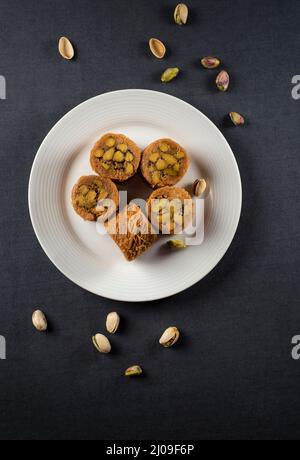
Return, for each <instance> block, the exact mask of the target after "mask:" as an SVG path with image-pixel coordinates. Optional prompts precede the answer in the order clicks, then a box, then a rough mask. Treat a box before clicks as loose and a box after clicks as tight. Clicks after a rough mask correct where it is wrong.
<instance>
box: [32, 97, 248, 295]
mask: <svg viewBox="0 0 300 460" xmlns="http://www.w3.org/2000/svg"><path fill="white" fill-rule="evenodd" d="M108 131H112V132H121V133H124V134H126V135H128V136H129V137H131V138H132V139H133V140H134V141H135V142H136V143H137V144H138V145H139V146H140V147H141V148H144V147H145V146H146V145H147V144H148V143H150V142H152V141H153V140H155V139H158V138H161V137H170V138H173V139H174V140H176V141H177V142H178V143H180V144H181V145H182V146H183V147H184V148H185V149H186V150H187V152H188V153H189V156H190V160H191V166H190V168H189V171H188V173H187V174H186V175H185V177H184V178H183V179H182V180H181V182H179V184H178V185H179V186H183V187H188V186H190V184H191V183H192V182H193V181H194V180H195V178H198V177H200V176H202V177H205V178H208V179H209V183H210V194H209V196H208V198H207V199H206V200H205V237H204V242H203V243H202V244H201V245H199V246H193V247H191V248H188V249H186V250H183V251H177V252H168V251H165V250H164V247H165V237H162V238H161V239H160V240H159V242H157V243H156V244H155V245H154V246H153V247H152V248H151V249H150V250H149V251H148V252H146V253H145V254H144V255H142V256H141V257H140V258H139V259H137V260H136V261H134V262H127V261H126V260H125V258H124V257H123V255H122V253H121V252H120V250H119V249H118V247H117V246H116V245H115V243H114V242H113V241H112V239H111V238H110V237H109V236H108V235H105V236H99V234H98V233H97V232H96V226H95V224H94V223H91V222H88V223H87V222H84V221H83V220H82V219H81V218H80V217H79V216H78V215H77V214H75V212H74V211H73V208H72V205H71V200H70V195H71V189H72V186H73V184H74V183H75V182H76V181H77V179H78V178H79V177H80V176H81V175H84V174H92V173H93V172H92V170H91V167H90V165H89V151H90V149H91V147H92V146H93V144H94V142H95V141H96V140H97V139H98V138H99V137H100V136H101V135H102V134H104V133H105V132H108ZM122 188H127V189H128V191H129V198H136V197H142V198H144V197H146V196H147V195H149V193H151V189H150V188H148V187H147V186H146V185H145V184H144V183H143V181H142V180H141V179H140V177H138V176H135V177H134V178H133V179H132V180H130V181H129V182H127V183H125V184H124V186H123V187H122ZM241 202H242V191H241V180H240V174H239V170H238V166H237V163H236V161H235V158H234V155H233V153H232V151H231V149H230V147H229V145H228V143H227V142H226V140H225V138H224V137H223V135H222V134H221V133H220V131H219V130H218V129H217V128H216V126H215V125H214V124H213V123H212V122H211V121H210V120H209V119H208V118H207V117H206V116H205V115H203V114H202V113H201V112H199V111H198V110H197V109H195V108H194V107H192V106H191V105H189V104H187V103H185V102H183V101H181V100H180V99H177V98H175V97H172V96H169V95H166V94H163V93H159V92H154V91H147V90H124V91H116V92H112V93H107V94H103V95H100V96H97V97H95V98H93V99H90V100H88V101H86V102H84V103H83V104H80V105H79V106H78V107H76V108H75V109H73V110H72V111H71V112H69V113H68V114H67V115H65V116H64V117H63V118H62V119H61V120H60V121H59V122H58V123H57V124H56V125H55V126H54V128H53V129H52V130H51V131H50V133H49V134H48V135H47V137H46V138H45V140H44V141H43V143H42V145H41V147H40V149H39V151H38V153H37V155H36V158H35V160H34V164H33V167H32V171H31V176H30V183H29V210H30V216H31V220H32V224H33V227H34V230H35V233H36V236H37V238H38V240H39V242H40V244H41V246H42V247H43V249H44V251H45V252H46V254H47V255H48V257H49V258H50V260H51V261H52V262H53V263H54V264H55V265H56V267H57V268H58V269H59V270H60V271H61V272H62V273H63V274H64V275H65V276H67V277H68V278H69V279H71V280H72V281H73V282H74V283H76V284H78V285H79V286H81V287H82V288H84V289H87V290H88V291H91V292H93V293H95V294H98V295H101V296H103V297H107V298H110V299H115V300H122V301H133V302H135V301H149V300H155V299H159V298H163V297H167V296H170V295H172V294H176V293H178V292H180V291H182V290H184V289H186V288H188V287H190V286H192V285H193V284H194V283H196V282H197V281H199V280H201V279H202V278H203V277H204V276H205V275H206V274H207V273H209V272H210V271H211V270H212V269H213V268H214V267H215V266H216V264H217V263H218V262H219V261H220V259H221V258H222V257H223V255H224V254H225V252H226V251H227V249H228V247H229V245H230V243H231V241H232V239H233V237H234V234H235V232H236V228H237V225H238V222H239V218H240V212H241Z"/></svg>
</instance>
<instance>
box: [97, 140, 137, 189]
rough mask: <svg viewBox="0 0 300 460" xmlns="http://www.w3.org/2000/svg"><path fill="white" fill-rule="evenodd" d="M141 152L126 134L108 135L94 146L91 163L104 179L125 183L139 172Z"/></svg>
mask: <svg viewBox="0 0 300 460" xmlns="http://www.w3.org/2000/svg"><path fill="white" fill-rule="evenodd" d="M140 160H141V150H140V149H139V147H138V146H137V145H136V144H135V143H134V142H133V141H132V140H131V139H129V138H128V137H126V136H124V134H113V133H107V134H105V135H104V136H102V137H101V139H99V141H98V142H96V144H95V145H94V147H93V149H92V151H91V155H90V162H91V166H92V168H93V170H94V171H95V172H96V173H97V174H100V176H102V177H108V178H109V179H112V180H116V181H119V182H124V181H126V180H127V179H129V178H130V177H132V176H133V175H134V174H135V173H136V172H137V170H138V167H139V164H140Z"/></svg>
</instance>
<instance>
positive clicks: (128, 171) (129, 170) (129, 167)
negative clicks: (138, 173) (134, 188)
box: [125, 163, 134, 176]
mask: <svg viewBox="0 0 300 460" xmlns="http://www.w3.org/2000/svg"><path fill="white" fill-rule="evenodd" d="M125 173H126V174H127V175H128V176H131V175H132V174H133V173H134V167H133V164H132V163H126V166H125Z"/></svg>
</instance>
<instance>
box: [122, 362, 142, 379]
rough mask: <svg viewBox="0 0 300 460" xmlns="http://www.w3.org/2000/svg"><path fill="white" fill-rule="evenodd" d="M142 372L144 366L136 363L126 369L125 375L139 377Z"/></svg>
mask: <svg viewBox="0 0 300 460" xmlns="http://www.w3.org/2000/svg"><path fill="white" fill-rule="evenodd" d="M142 373H143V370H142V368H141V367H140V366H138V365H135V366H131V367H128V369H126V371H125V376H126V377H138V376H139V375H141V374H142Z"/></svg>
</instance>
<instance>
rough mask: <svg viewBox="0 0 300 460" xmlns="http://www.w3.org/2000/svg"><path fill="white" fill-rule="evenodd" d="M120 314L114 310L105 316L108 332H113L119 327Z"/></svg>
mask: <svg viewBox="0 0 300 460" xmlns="http://www.w3.org/2000/svg"><path fill="white" fill-rule="evenodd" d="M119 324H120V316H119V315H118V313H116V312H115V311H113V312H111V313H109V314H108V315H107V318H106V329H107V331H108V332H109V333H110V334H115V333H116V332H117V330H118V328H119Z"/></svg>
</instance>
